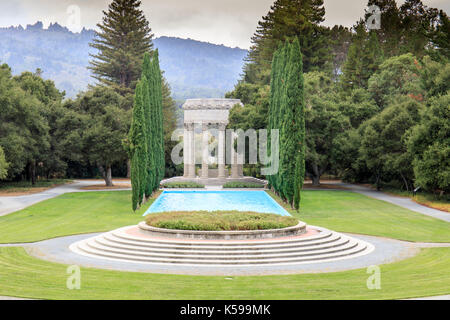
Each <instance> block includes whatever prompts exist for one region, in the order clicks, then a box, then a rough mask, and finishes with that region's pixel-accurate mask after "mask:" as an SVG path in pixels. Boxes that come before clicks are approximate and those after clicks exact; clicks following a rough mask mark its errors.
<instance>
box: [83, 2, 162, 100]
mask: <svg viewBox="0 0 450 320" xmlns="http://www.w3.org/2000/svg"><path fill="white" fill-rule="evenodd" d="M140 5H141V1H138V0H113V1H112V3H111V4H110V5H109V8H108V11H107V12H105V11H104V12H103V13H104V17H103V22H102V23H101V24H98V25H97V27H98V28H99V29H100V31H99V32H96V38H95V39H94V41H93V43H91V47H93V48H95V49H97V50H98V53H97V54H94V55H91V56H92V58H93V60H92V61H91V62H90V63H91V66H90V69H91V70H92V72H93V74H94V78H95V79H97V80H98V81H99V82H100V83H102V84H105V85H108V86H113V87H115V88H116V89H117V90H118V91H119V92H121V93H124V94H125V93H132V90H133V89H134V88H135V86H136V83H137V81H138V80H139V78H140V75H141V67H142V59H143V56H144V54H145V53H146V52H150V51H151V50H152V49H153V43H152V38H153V34H152V33H151V29H150V27H149V23H148V21H147V19H146V18H145V16H144V13H143V12H142V10H140V9H139V7H140Z"/></svg>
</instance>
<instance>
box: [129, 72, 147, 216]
mask: <svg viewBox="0 0 450 320" xmlns="http://www.w3.org/2000/svg"><path fill="white" fill-rule="evenodd" d="M146 85H148V84H147V80H146V79H145V78H144V79H143V81H140V82H139V83H138V85H137V86H136V91H135V95H134V107H133V119H132V123H131V129H130V134H129V141H130V153H131V185H132V207H133V210H134V211H136V209H137V208H138V207H139V206H140V204H141V203H142V200H143V196H144V192H145V183H146V179H147V176H146V174H147V168H146V167H147V141H146V138H147V137H146V125H145V110H144V104H145V101H144V99H145V98H144V90H145V86H146Z"/></svg>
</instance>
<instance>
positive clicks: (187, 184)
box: [162, 182, 205, 189]
mask: <svg viewBox="0 0 450 320" xmlns="http://www.w3.org/2000/svg"><path fill="white" fill-rule="evenodd" d="M162 187H163V188H167V189H178V188H179V189H188V188H189V189H202V188H204V187H205V186H204V185H203V184H200V183H196V182H168V183H164V184H162Z"/></svg>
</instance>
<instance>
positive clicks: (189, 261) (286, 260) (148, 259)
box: [78, 243, 368, 266]
mask: <svg viewBox="0 0 450 320" xmlns="http://www.w3.org/2000/svg"><path fill="white" fill-rule="evenodd" d="M367 249H368V248H367V246H366V245H364V244H360V243H357V244H356V245H355V244H354V245H352V246H351V248H345V249H342V250H336V251H333V252H326V251H324V252H321V253H319V252H317V253H316V254H309V255H304V254H299V255H296V256H289V257H285V256H277V257H276V256H273V257H266V258H253V259H249V258H248V257H245V258H243V257H227V258H223V259H207V258H202V259H198V258H195V257H185V259H180V257H170V256H168V257H158V256H155V255H153V256H144V255H130V254H126V253H117V252H109V251H105V250H103V249H102V248H92V247H90V246H89V245H87V244H86V243H80V244H79V245H78V250H80V251H82V252H85V253H86V254H87V255H89V256H94V257H103V258H109V259H114V260H120V261H126V262H141V263H157V264H185V265H223V266H226V265H241V266H242V265H271V264H295V263H306V262H309V263H314V262H321V261H327V260H333V259H338V258H343V257H350V256H355V255H358V254H361V253H362V252H364V251H365V250H367Z"/></svg>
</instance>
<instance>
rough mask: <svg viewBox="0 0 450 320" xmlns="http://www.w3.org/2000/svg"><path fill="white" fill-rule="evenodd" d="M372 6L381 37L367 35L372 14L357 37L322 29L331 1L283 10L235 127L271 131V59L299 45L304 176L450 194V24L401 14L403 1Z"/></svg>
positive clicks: (253, 70) (427, 14)
mask: <svg viewBox="0 0 450 320" xmlns="http://www.w3.org/2000/svg"><path fill="white" fill-rule="evenodd" d="M369 5H377V6H378V7H379V8H380V10H381V29H379V30H371V29H368V28H367V26H366V22H367V20H368V19H369V17H370V14H369V13H367V14H366V15H365V17H364V18H363V19H361V20H359V21H357V22H356V23H355V25H354V27H353V28H352V29H348V28H345V27H342V26H335V27H333V28H328V27H324V26H322V25H321V24H320V23H321V22H322V21H323V19H324V16H325V9H324V6H323V1H322V0H308V1H287V0H277V1H275V3H274V5H273V6H272V7H271V10H270V12H269V13H268V14H267V15H266V16H265V17H264V18H263V20H262V21H260V22H259V26H258V30H257V32H256V33H255V35H254V37H253V38H252V41H253V46H252V48H251V51H250V53H249V55H248V57H247V64H246V66H245V69H244V75H243V77H242V80H241V81H240V82H239V83H238V84H237V85H236V87H235V89H234V90H233V91H232V92H230V93H228V94H227V97H230V98H238V99H241V100H242V101H243V102H244V104H245V107H235V108H234V109H233V110H232V111H231V114H230V120H231V123H230V126H232V127H234V128H243V129H248V128H255V129H262V128H267V127H271V126H272V125H271V122H270V121H271V105H272V101H271V99H272V95H271V90H273V88H272V89H271V81H273V76H274V75H273V73H271V70H272V69H273V68H274V64H273V63H272V59H273V58H274V56H276V54H274V53H275V52H276V50H277V47H278V45H279V44H280V43H283V42H284V41H286V40H287V41H291V42H292V41H293V39H295V38H298V39H299V42H300V48H301V52H302V56H303V71H304V75H303V77H304V98H305V126H306V155H305V160H306V173H305V174H306V176H307V177H308V178H310V179H311V180H312V181H313V184H316V185H317V184H319V183H320V178H321V177H322V176H323V175H324V174H331V175H334V176H338V177H340V178H342V179H344V180H346V181H351V182H369V183H374V184H376V185H377V186H378V187H379V188H381V187H383V186H392V187H395V188H401V189H404V190H412V189H413V188H415V187H422V188H423V189H425V190H427V191H431V192H437V193H441V194H442V193H448V192H449V189H450V164H449V157H448V155H449V153H450V129H449V123H450V121H449V116H450V114H449V103H448V102H449V83H450V81H449V80H450V79H449V75H450V72H449V71H450V64H449V57H450V56H449V54H450V52H449V43H450V41H449V33H450V27H449V20H448V16H447V14H446V13H445V12H443V11H442V10H437V9H434V8H429V7H427V6H425V5H423V3H422V2H421V1H420V0H407V1H405V3H404V4H403V5H401V6H400V7H399V6H397V4H396V2H395V1H394V0H370V1H368V6H369ZM298 77H301V75H300V74H299V75H298ZM298 103H299V104H300V103H301V101H300V100H299V101H298ZM280 126H281V124H280ZM279 128H280V129H281V128H282V127H279ZM251 169H252V168H251V167H248V168H246V170H249V172H250V171H251ZM270 179H272V178H270V177H269V180H270ZM286 182H287V180H286Z"/></svg>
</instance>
